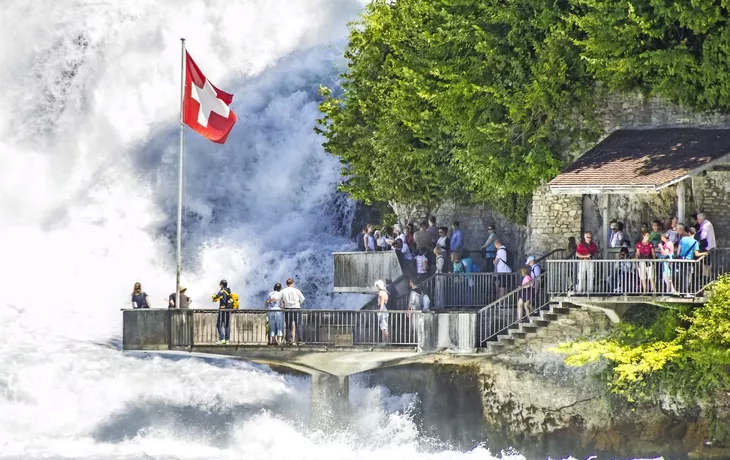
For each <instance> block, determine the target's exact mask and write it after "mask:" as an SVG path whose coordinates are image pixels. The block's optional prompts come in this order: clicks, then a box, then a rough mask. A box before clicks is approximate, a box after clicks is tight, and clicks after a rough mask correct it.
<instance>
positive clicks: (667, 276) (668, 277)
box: [659, 232, 677, 295]
mask: <svg viewBox="0 0 730 460" xmlns="http://www.w3.org/2000/svg"><path fill="white" fill-rule="evenodd" d="M659 257H660V258H662V259H665V260H666V259H669V260H671V259H674V243H672V240H671V238H670V235H669V232H664V233H663V234H662V242H661V243H660V244H659ZM662 279H663V280H664V285H665V286H666V288H667V292H668V293H670V294H672V295H674V294H676V293H677V291H676V290H675V289H674V283H673V282H672V265H671V263H670V262H663V263H662Z"/></svg>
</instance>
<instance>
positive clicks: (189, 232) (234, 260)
mask: <svg viewBox="0 0 730 460" xmlns="http://www.w3.org/2000/svg"><path fill="white" fill-rule="evenodd" d="M363 3H364V2H363V1H361V0H360V1H356V0H237V1H232V0H205V1H202V0H198V1H194V0H191V1H179V0H175V1H173V0H161V1H157V2H147V1H141V0H140V1H134V0H95V1H91V0H89V1H80V0H76V1H73V0H66V1H61V2H57V1H51V0H33V1H21V2H10V3H8V4H6V5H3V13H2V15H0V62H1V63H2V64H0V81H2V82H3V90H2V91H0V106H1V107H2V110H0V160H2V167H0V254H2V262H3V263H2V273H1V274H2V277H0V279H2V290H1V291H0V458H3V459H6V458H115V459H116V458H119V459H142V458H145V459H146V458H160V459H162V458H186V459H187V458H221V459H227V458H232V459H239V458H247V459H259V458H261V459H263V458H266V459H277V458H296V459H298V460H304V459H337V460H343V459H350V458H352V459H355V458H357V459H368V458H390V457H392V458H398V459H400V460H406V459H410V458H434V459H452V458H459V459H461V458H469V459H484V458H490V455H489V453H488V451H487V450H486V449H485V448H481V447H478V448H476V449H474V450H473V451H471V452H468V453H464V452H458V451H455V450H453V449H451V448H449V447H448V446H443V445H440V444H438V442H435V441H434V440H429V439H424V437H423V436H421V435H420V434H419V431H418V427H417V425H416V423H415V422H414V421H413V419H412V417H411V415H410V413H409V409H408V408H409V407H411V406H412V404H413V403H414V401H415V398H416V397H417V396H416V395H400V396H394V395H391V394H390V393H389V392H388V391H387V389H385V388H382V387H378V388H366V387H363V386H358V385H357V384H354V385H353V386H352V389H351V401H352V404H353V411H354V417H353V424H352V426H351V427H349V428H347V429H345V430H343V431H340V432H336V433H331V432H328V433H322V432H317V431H311V430H310V429H309V428H307V426H308V416H309V400H308V392H309V383H308V381H307V379H304V378H297V377H288V376H287V377H284V376H281V375H278V374H275V373H273V372H271V371H270V370H269V369H267V368H266V367H262V366H255V365H251V364H247V363H244V362H238V361H231V360H203V359H195V358H180V357H160V356H157V357H155V356H148V355H144V354H139V355H135V354H131V355H130V354H126V355H125V354H123V353H122V352H121V351H120V350H119V341H120V321H121V314H120V313H119V309H120V308H122V307H126V306H127V305H128V302H129V294H130V289H131V286H132V284H133V283H134V282H135V281H140V282H142V284H143V286H144V289H145V291H146V292H147V293H148V294H149V295H150V300H151V303H152V304H153V306H163V305H164V303H165V302H166V297H167V295H168V294H169V293H170V292H171V291H172V290H173V289H174V254H173V251H174V241H173V240H172V235H174V223H175V209H176V201H175V200H176V183H177V178H176V171H177V168H176V161H177V129H178V126H177V116H178V110H179V108H178V95H179V86H178V85H179V74H178V72H179V52H180V51H179V40H178V39H179V38H180V37H182V36H184V37H186V38H187V40H188V42H187V43H188V50H189V51H190V53H191V54H192V55H193V57H194V58H195V59H196V61H197V62H198V64H199V65H200V66H201V68H202V69H203V71H204V72H205V73H206V75H207V76H208V77H209V78H211V80H212V81H213V82H214V83H216V84H217V85H218V86H220V87H221V88H224V89H225V90H227V91H230V92H232V93H234V94H235V99H234V103H233V106H232V107H233V109H234V110H235V111H236V113H237V115H238V117H239V123H238V125H237V126H236V127H235V129H234V131H233V133H232V134H231V136H230V137H229V140H228V142H227V144H226V145H225V146H218V145H215V144H212V143H210V142H208V141H206V140H204V139H201V138H200V137H198V136H197V135H195V134H192V133H190V132H188V133H187V137H186V145H187V157H186V158H187V163H186V165H187V167H186V177H185V203H186V214H185V241H184V266H185V271H184V274H183V284H185V285H186V286H188V287H189V290H188V292H189V294H190V295H191V296H192V297H193V299H194V302H195V303H194V306H197V307H209V306H212V305H211V304H210V301H209V299H210V297H209V295H210V294H211V293H212V292H213V290H214V289H215V287H216V286H217V284H218V281H219V280H220V279H221V278H226V279H228V280H229V282H230V284H231V286H232V287H233V288H234V290H236V291H237V292H239V293H240V294H241V295H242V298H243V299H245V302H246V303H249V304H251V305H258V303H259V302H260V297H261V294H262V293H263V292H265V291H267V290H268V289H270V286H271V285H272V284H273V283H274V282H275V281H281V280H283V279H284V278H286V277H287V276H290V275H296V277H297V280H298V284H299V286H300V287H302V289H303V290H304V292H305V294H306V295H307V296H308V297H309V299H310V301H311V302H310V304H309V305H310V306H318V307H351V306H356V305H357V304H358V303H360V302H361V300H362V299H358V298H355V299H353V298H351V297H350V298H348V297H334V296H330V295H329V294H327V293H328V292H330V288H331V266H330V265H331V260H330V257H329V255H328V254H329V252H331V251H333V250H337V249H342V248H345V247H347V246H348V245H349V244H350V243H349V241H348V240H347V239H346V238H345V236H346V235H347V234H349V225H350V223H351V221H352V216H353V212H354V207H353V204H352V203H350V202H349V201H348V200H346V199H345V198H344V197H342V196H340V195H339V194H337V193H336V192H335V189H336V184H337V183H338V181H339V180H340V177H339V168H340V166H339V164H338V163H337V161H336V160H335V159H333V158H331V157H329V156H327V155H326V154H324V152H323V151H322V148H321V146H320V142H321V139H319V138H318V137H317V136H316V135H315V134H314V133H313V131H312V127H313V125H314V120H315V119H316V118H317V117H318V116H319V114H318V113H317V100H316V96H315V92H316V89H317V86H318V85H319V84H320V83H325V84H328V83H331V82H333V81H334V80H335V79H336V78H337V74H338V73H339V72H341V70H342V60H341V58H340V56H341V51H342V45H343V40H344V38H345V37H346V23H347V21H349V20H352V19H354V18H355V17H356V15H357V13H358V11H360V9H361V8H362V6H363Z"/></svg>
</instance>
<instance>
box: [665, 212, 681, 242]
mask: <svg viewBox="0 0 730 460" xmlns="http://www.w3.org/2000/svg"><path fill="white" fill-rule="evenodd" d="M678 225H679V219H678V218H677V216H674V217H672V222H671V223H670V224H669V230H667V234H668V235H669V241H671V242H672V244H673V245H674V246H675V247H676V245H677V243H679V229H678Z"/></svg>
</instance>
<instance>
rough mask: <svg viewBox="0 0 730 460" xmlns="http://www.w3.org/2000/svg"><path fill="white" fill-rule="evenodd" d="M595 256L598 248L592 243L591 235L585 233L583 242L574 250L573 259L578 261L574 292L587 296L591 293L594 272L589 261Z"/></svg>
mask: <svg viewBox="0 0 730 460" xmlns="http://www.w3.org/2000/svg"><path fill="white" fill-rule="evenodd" d="M597 255H598V246H596V243H594V242H593V234H592V233H591V232H585V234H584V235H583V241H581V242H580V243H579V244H578V247H577V248H576V249H575V257H576V258H577V259H578V260H579V262H578V283H577V285H576V287H575V290H576V292H578V293H588V294H590V293H592V292H593V280H594V270H593V263H592V262H591V259H595V258H596V256H597Z"/></svg>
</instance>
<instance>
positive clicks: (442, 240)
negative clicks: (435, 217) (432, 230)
mask: <svg viewBox="0 0 730 460" xmlns="http://www.w3.org/2000/svg"><path fill="white" fill-rule="evenodd" d="M448 234H449V229H448V228H446V227H439V237H438V239H437V240H436V246H438V247H440V248H441V249H442V250H443V251H444V257H446V258H447V259H448V258H449V257H450V255H449V253H450V252H451V239H450V238H449V236H448Z"/></svg>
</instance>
